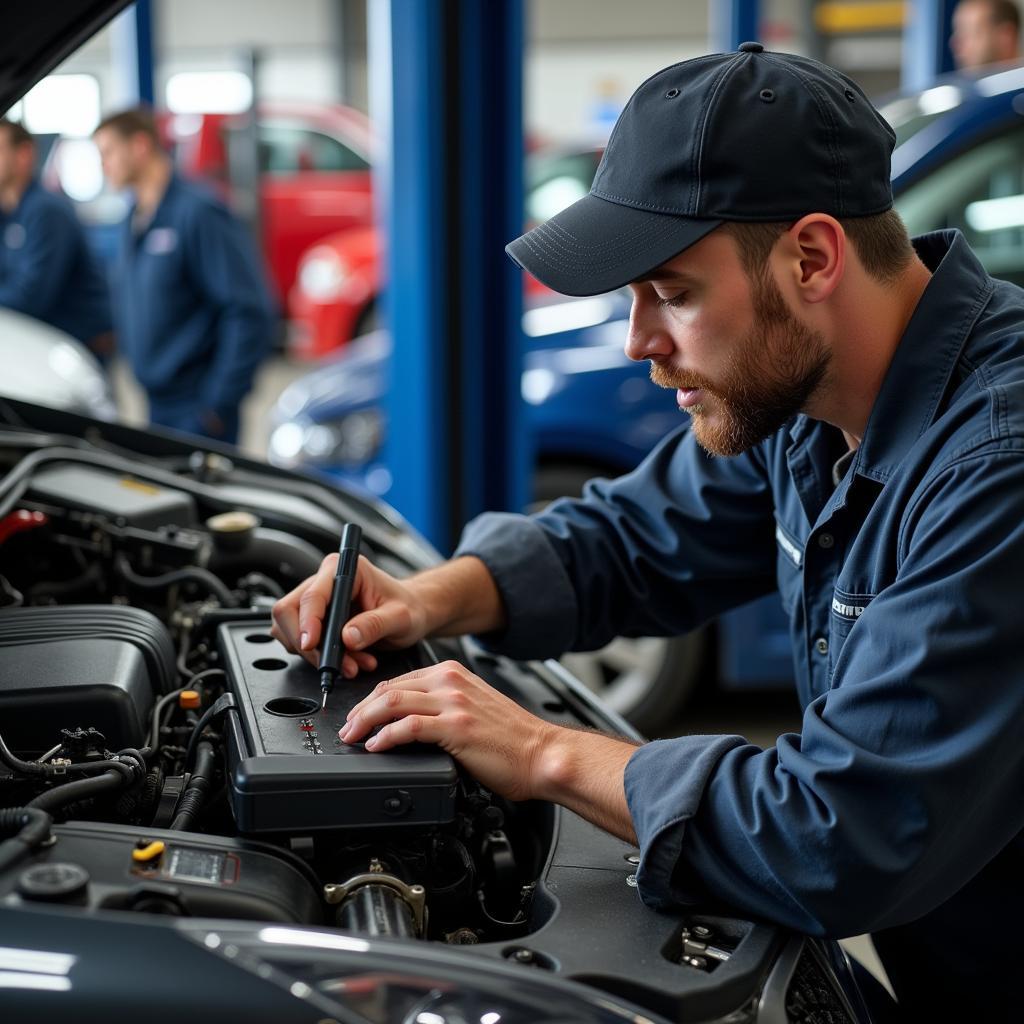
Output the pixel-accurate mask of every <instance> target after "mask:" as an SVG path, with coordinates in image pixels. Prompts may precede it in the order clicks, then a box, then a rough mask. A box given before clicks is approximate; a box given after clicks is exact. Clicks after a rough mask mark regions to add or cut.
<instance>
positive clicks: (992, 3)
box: [965, 0, 1020, 32]
mask: <svg viewBox="0 0 1024 1024" xmlns="http://www.w3.org/2000/svg"><path fill="white" fill-rule="evenodd" d="M965 2H966V3H972V4H981V6H982V7H987V8H988V17H989V21H991V22H992V24H993V25H1012V26H1013V28H1014V31H1015V32H1020V9H1019V8H1018V7H1017V5H1016V4H1015V3H1014V2H1013V0H965Z"/></svg>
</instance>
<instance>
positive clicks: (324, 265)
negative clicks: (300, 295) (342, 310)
mask: <svg viewBox="0 0 1024 1024" xmlns="http://www.w3.org/2000/svg"><path fill="white" fill-rule="evenodd" d="M348 276H349V270H348V267H346V266H345V263H344V261H343V260H342V259H341V257H340V256H339V255H338V254H337V253H336V252H335V251H334V250H333V249H329V248H327V247H326V246H323V247H320V248H317V249H313V250H312V252H310V254H309V255H308V256H307V257H306V258H305V259H304V260H303V261H302V266H301V267H299V287H300V288H301V289H302V290H303V291H304V292H305V293H306V295H307V296H308V297H309V298H310V299H312V300H313V301H314V302H330V301H331V300H332V299H336V298H337V297H338V296H339V295H340V294H341V291H342V289H343V288H344V287H345V281H346V280H347V278H348Z"/></svg>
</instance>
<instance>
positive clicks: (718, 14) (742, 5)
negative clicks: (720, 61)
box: [708, 0, 761, 53]
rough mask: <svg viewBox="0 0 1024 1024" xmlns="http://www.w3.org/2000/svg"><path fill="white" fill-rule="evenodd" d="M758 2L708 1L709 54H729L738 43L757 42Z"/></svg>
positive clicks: (739, 0)
mask: <svg viewBox="0 0 1024 1024" xmlns="http://www.w3.org/2000/svg"><path fill="white" fill-rule="evenodd" d="M760 21H761V2H760V0H708V28H709V31H708V36H709V40H708V41H709V43H710V52H712V53H730V52H731V51H732V50H735V49H736V48H737V47H738V46H739V45H740V43H745V42H748V41H750V40H757V39H758V37H759V32H760Z"/></svg>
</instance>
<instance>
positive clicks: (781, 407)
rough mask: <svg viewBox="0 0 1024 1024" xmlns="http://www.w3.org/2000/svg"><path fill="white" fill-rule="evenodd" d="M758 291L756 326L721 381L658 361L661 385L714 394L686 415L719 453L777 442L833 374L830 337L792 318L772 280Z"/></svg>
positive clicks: (656, 377)
mask: <svg viewBox="0 0 1024 1024" xmlns="http://www.w3.org/2000/svg"><path fill="white" fill-rule="evenodd" d="M751 287H752V291H753V300H754V315H755V317H756V321H757V326H756V327H755V328H754V330H753V331H752V332H751V333H750V334H748V335H747V336H746V338H744V339H743V340H742V341H741V342H740V343H739V344H738V345H737V346H736V349H735V351H734V353H733V355H732V357H731V360H730V362H731V365H730V366H729V367H728V368H727V370H726V372H725V375H724V378H723V379H722V380H721V381H712V380H710V379H709V378H707V377H703V376H701V375H700V374H697V373H688V372H684V371H678V370H673V369H672V368H671V367H670V366H665V365H662V364H660V363H656V362H652V363H651V380H653V381H654V383H655V384H657V385H659V386H660V387H663V388H673V389H675V388H681V389H684V390H686V389H697V388H699V389H701V390H702V391H704V392H705V394H706V395H707V396H708V401H707V403H706V404H705V403H701V404H700V405H694V406H690V407H689V408H688V409H686V410H685V411H686V412H688V413H689V414H690V416H691V418H692V420H693V435H694V437H695V438H696V440H697V443H698V444H699V445H700V446H701V447H702V448H704V449H705V450H706V451H708V452H710V453H711V454H712V455H739V454H740V453H741V452H745V451H747V450H748V449H749V448H752V447H753V446H754V445H756V444H758V443H759V442H761V441H763V440H764V439H765V438H767V437H770V436H771V435H772V434H774V433H775V432H776V431H777V430H778V429H779V428H780V427H781V426H782V425H783V424H784V423H786V422H787V421H788V420H790V419H792V417H793V416H795V415H796V414H797V413H799V412H800V411H801V410H802V409H804V407H805V406H806V405H807V402H808V400H809V399H810V397H811V395H813V394H814V392H815V391H816V390H817V388H818V387H819V385H820V384H821V383H822V381H823V380H825V378H826V376H827V374H828V369H829V363H830V360H831V353H830V352H829V349H828V346H827V345H826V343H825V339H824V337H823V335H822V334H821V333H820V332H818V331H812V330H810V329H809V328H808V327H805V326H804V325H803V324H802V323H800V321H799V320H797V318H796V317H795V316H793V314H792V313H791V312H790V310H789V308H788V307H787V306H786V302H785V299H783V297H782V293H781V292H780V291H779V290H778V288H777V287H776V285H775V283H774V282H773V281H771V280H769V279H768V278H766V277H762V278H760V279H756V280H752V281H751ZM713 412H715V413H717V414H718V415H717V421H713V420H712V418H711V414H712V413H713Z"/></svg>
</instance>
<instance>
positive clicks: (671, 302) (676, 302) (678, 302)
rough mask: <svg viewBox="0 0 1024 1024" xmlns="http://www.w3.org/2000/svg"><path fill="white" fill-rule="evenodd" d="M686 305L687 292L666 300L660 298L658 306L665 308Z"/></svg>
mask: <svg viewBox="0 0 1024 1024" xmlns="http://www.w3.org/2000/svg"><path fill="white" fill-rule="evenodd" d="M685 303H686V292H679V294H678V295H671V296H668V297H666V298H661V297H660V296H659V298H658V305H659V306H662V307H665V306H682V305H685Z"/></svg>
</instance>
